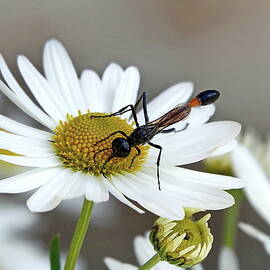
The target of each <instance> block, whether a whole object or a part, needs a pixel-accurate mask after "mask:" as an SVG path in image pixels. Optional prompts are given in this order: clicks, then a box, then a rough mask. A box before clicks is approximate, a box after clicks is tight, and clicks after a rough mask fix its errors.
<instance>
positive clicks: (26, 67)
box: [18, 55, 65, 121]
mask: <svg viewBox="0 0 270 270" xmlns="http://www.w3.org/2000/svg"><path fill="white" fill-rule="evenodd" d="M18 67H19V69H20V72H21V74H22V76H23V78H24V80H25V82H26V84H27V85H28V87H29V88H30V90H31V92H32V93H33V95H34V96H35V98H36V100H37V101H38V102H39V104H40V105H41V107H42V108H43V109H44V110H45V111H46V112H47V113H48V114H49V115H50V116H51V117H52V118H53V119H54V120H55V121H59V120H64V119H65V114H64V113H62V112H61V110H59V107H60V106H59V105H57V100H58V102H59V98H58V97H57V96H55V95H56V94H55V93H54V92H53V89H51V87H50V85H49V84H48V83H47V81H46V79H45V78H44V77H43V76H42V75H41V74H40V73H39V72H38V71H37V70H36V68H35V67H34V66H33V65H32V64H31V63H30V61H29V60H28V59H27V58H26V57H25V56H22V55H20V56H18Z"/></svg>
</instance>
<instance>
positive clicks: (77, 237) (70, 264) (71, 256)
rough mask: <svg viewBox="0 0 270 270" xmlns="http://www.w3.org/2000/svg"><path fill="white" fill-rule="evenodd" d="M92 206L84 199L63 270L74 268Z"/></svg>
mask: <svg viewBox="0 0 270 270" xmlns="http://www.w3.org/2000/svg"><path fill="white" fill-rule="evenodd" d="M93 205H94V203H93V202H92V201H88V200H86V199H84V202H83V206H82V210H81V215H80V217H79V220H78V222H77V225H76V229H75V232H74V234H73V238H72V241H71V244H70V247H69V251H68V255H67V259H66V264H65V268H64V270H73V269H74V268H75V265H76V262H77V260H78V257H79V254H80V250H81V247H82V244H83V241H84V238H85V235H86V232H87V229H88V226H89V223H90V218H91V213H92V209H93Z"/></svg>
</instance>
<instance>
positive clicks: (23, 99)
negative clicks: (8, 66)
mask: <svg viewBox="0 0 270 270" xmlns="http://www.w3.org/2000/svg"><path fill="white" fill-rule="evenodd" d="M0 90H1V91H2V93H3V94H4V95H6V96H7V97H8V98H9V99H10V100H11V101H12V102H13V103H14V104H16V105H17V106H18V107H19V108H20V109H21V110H23V111H24V112H25V113H26V114H28V115H29V116H31V117H32V118H33V119H35V120H36V121H38V122H40V123H41V124H43V125H44V126H46V127H48V128H49V129H51V130H53V129H54V128H55V127H56V122H55V121H54V120H53V119H52V118H50V117H49V116H48V115H47V114H45V113H44V112H42V111H41V110H40V109H39V108H38V107H37V106H36V105H35V104H34V103H33V101H32V100H31V99H30V98H29V97H28V96H27V95H26V94H25V93H19V94H18V95H16V94H14V93H13V92H12V91H11V90H10V89H9V88H8V87H7V86H6V85H5V84H4V83H3V82H2V81H1V80H0ZM13 90H14V88H13Z"/></svg>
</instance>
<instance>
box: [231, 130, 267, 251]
mask: <svg viewBox="0 0 270 270" xmlns="http://www.w3.org/2000/svg"><path fill="white" fill-rule="evenodd" d="M231 157H232V165H233V170H234V172H235V174H236V175H237V176H238V177H239V178H241V179H243V180H244V181H245V182H246V187H245V189H244V191H245V194H246V196H247V199H248V201H249V202H250V204H251V205H252V207H253V208H254V209H255V210H256V212H257V213H258V214H259V215H260V216H261V217H262V218H263V219H264V220H265V221H266V222H267V223H268V224H269V225H270V212H269V208H270V196H269V194H270V162H269V161H270V137H268V138H267V139H266V140H265V141H264V140H263V139H262V138H261V136H260V135H259V134H258V133H256V131H255V130H248V131H247V132H246V133H245V134H244V135H243V136H242V138H241V144H240V145H239V147H237V148H236V149H235V150H234V151H233V152H232V153H231ZM239 227H240V228H241V229H242V230H243V231H245V232H246V233H247V234H249V235H250V236H252V237H254V238H255V239H257V240H259V241H260V242H261V243H262V244H263V245H264V247H265V250H266V252H267V253H268V254H270V236H268V235H266V234H264V233H263V232H261V231H259V230H258V229H256V228H254V227H253V226H252V225H250V224H246V223H240V224H239Z"/></svg>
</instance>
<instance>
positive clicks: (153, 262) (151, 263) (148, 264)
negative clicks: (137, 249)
mask: <svg viewBox="0 0 270 270" xmlns="http://www.w3.org/2000/svg"><path fill="white" fill-rule="evenodd" d="M160 260H161V258H160V256H159V254H158V253H157V254H156V255H154V256H153V257H152V258H151V259H150V260H148V261H147V262H146V263H145V264H144V265H142V266H141V267H139V268H138V270H148V269H151V268H152V267H153V266H155V265H156V264H157V263H158V262H160Z"/></svg>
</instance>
